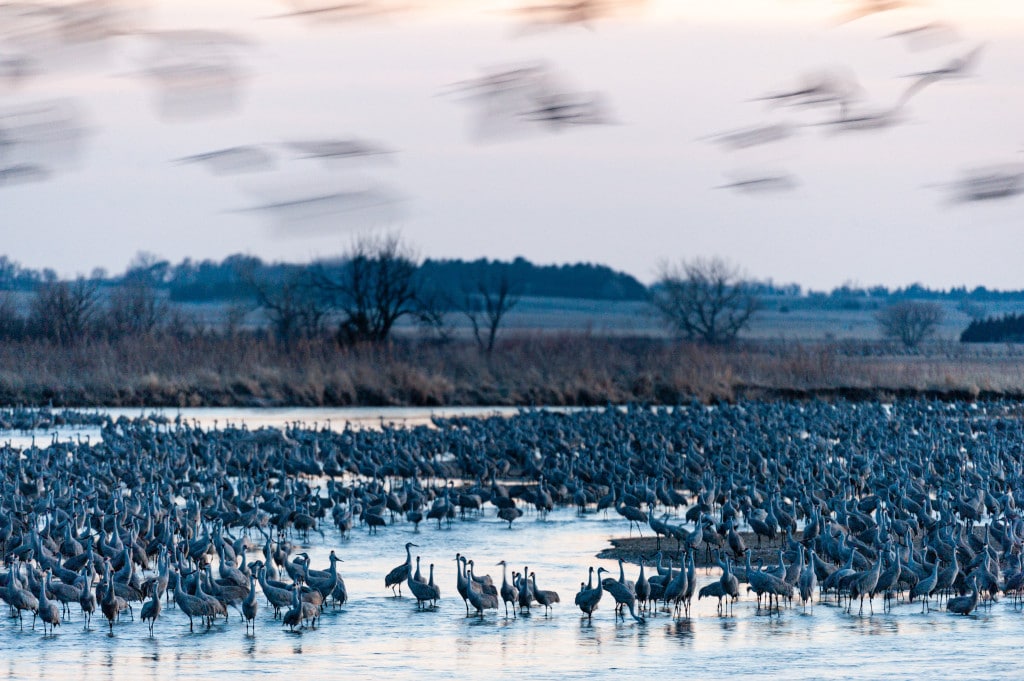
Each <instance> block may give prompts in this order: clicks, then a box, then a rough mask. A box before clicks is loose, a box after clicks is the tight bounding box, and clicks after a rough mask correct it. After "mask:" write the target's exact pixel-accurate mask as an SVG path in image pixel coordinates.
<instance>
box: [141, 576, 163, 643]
mask: <svg viewBox="0 0 1024 681" xmlns="http://www.w3.org/2000/svg"><path fill="white" fill-rule="evenodd" d="M161 608H162V605H161V603H160V594H159V592H158V591H157V589H156V587H155V585H152V586H151V587H150V593H149V600H148V601H146V602H145V603H143V604H142V611H141V613H140V615H139V617H140V619H142V621H143V623H145V622H146V620H149V635H150V636H152V635H153V625H154V624H156V618H157V617H159V616H160V610H161Z"/></svg>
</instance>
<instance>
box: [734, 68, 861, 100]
mask: <svg viewBox="0 0 1024 681" xmlns="http://www.w3.org/2000/svg"><path fill="white" fill-rule="evenodd" d="M862 93H863V88H861V86H860V84H859V83H858V82H857V79H856V78H855V77H854V76H853V74H852V73H850V72H848V71H846V70H843V69H830V70H824V71H818V72H815V73H810V74H807V75H805V76H804V77H803V78H802V79H801V81H800V83H799V84H798V85H797V86H795V87H792V88H789V89H787V90H778V91H775V92H769V93H768V94H765V95H761V96H760V97H757V98H755V100H754V101H761V102H768V103H769V104H780V105H783V106H792V107H799V108H810V107H817V106H830V105H838V106H840V107H845V106H847V105H848V104H849V103H850V102H852V101H855V100H857V99H858V98H860V96H861V94H862Z"/></svg>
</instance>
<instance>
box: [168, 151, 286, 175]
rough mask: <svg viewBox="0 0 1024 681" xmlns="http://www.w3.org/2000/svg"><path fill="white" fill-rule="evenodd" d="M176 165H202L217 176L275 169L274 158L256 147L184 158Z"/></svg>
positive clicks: (177, 161)
mask: <svg viewBox="0 0 1024 681" xmlns="http://www.w3.org/2000/svg"><path fill="white" fill-rule="evenodd" d="M174 162H175V163H202V164H204V165H205V166H206V167H207V168H209V169H210V171H211V172H213V173H214V174H217V175H231V174H234V173H245V172H253V171H261V170H270V169H272V168H273V167H274V157H273V156H272V155H271V154H270V153H269V152H268V151H267V150H266V149H264V148H262V147H259V146H256V145H243V146H237V147H227V148H225V149H217V150H215V151H207V152H204V153H201V154H193V155H191V156H183V157H181V158H177V159H175V160H174Z"/></svg>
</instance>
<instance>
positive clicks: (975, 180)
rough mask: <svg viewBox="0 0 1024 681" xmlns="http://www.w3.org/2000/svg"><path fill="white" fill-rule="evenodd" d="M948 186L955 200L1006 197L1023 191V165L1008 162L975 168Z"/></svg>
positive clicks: (970, 200)
mask: <svg viewBox="0 0 1024 681" xmlns="http://www.w3.org/2000/svg"><path fill="white" fill-rule="evenodd" d="M946 186H948V187H949V188H950V189H951V190H952V196H951V199H952V200H953V201H956V202H975V201H991V200H994V199H1007V198H1011V197H1014V196H1017V195H1019V194H1022V193H1024V165H1022V164H1020V163H1010V164H1003V165H992V166H987V167H984V168H975V169H973V170H968V171H966V172H964V173H963V175H962V177H961V178H960V179H958V180H956V181H954V182H952V183H949V184H948V185H946Z"/></svg>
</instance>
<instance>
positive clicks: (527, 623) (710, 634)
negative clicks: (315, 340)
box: [0, 410, 1024, 681]
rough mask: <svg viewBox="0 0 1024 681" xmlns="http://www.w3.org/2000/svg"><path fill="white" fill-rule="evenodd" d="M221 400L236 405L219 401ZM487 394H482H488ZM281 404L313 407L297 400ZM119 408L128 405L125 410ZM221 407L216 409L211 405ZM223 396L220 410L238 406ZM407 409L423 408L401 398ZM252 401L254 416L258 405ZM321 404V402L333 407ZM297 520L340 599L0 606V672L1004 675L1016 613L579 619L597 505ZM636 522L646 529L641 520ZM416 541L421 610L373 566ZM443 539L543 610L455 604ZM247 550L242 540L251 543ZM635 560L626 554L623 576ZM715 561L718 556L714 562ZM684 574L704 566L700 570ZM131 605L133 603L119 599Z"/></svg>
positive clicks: (747, 601)
mask: <svg viewBox="0 0 1024 681" xmlns="http://www.w3.org/2000/svg"><path fill="white" fill-rule="evenodd" d="M234 411H235V412H237V411H238V410H234ZM487 411H488V412H492V411H493V410H487ZM302 412H303V413H302V414H296V413H289V414H288V416H289V419H290V420H294V417H296V416H299V417H300V418H301V420H306V421H307V422H308V421H312V420H316V419H315V417H313V416H312V415H311V414H310V413H309V411H308V410H302ZM137 414H138V411H137V410H136V411H133V412H132V414H131V415H137ZM224 416H225V414H220V415H219V417H220V418H223V417H224ZM237 416H238V415H237V414H236V415H235V418H237ZM416 416H417V417H422V414H419V415H416ZM263 417H267V414H266V413H264V414H263ZM332 418H334V417H332ZM324 532H325V537H324V538H323V539H321V538H320V537H319V536H318V535H315V534H314V535H313V539H312V540H311V541H310V542H309V544H308V548H307V549H306V550H308V552H309V554H310V556H311V557H312V560H313V567H314V568H320V569H326V568H327V566H328V560H327V556H328V553H329V552H330V550H331V549H335V550H336V551H337V553H338V555H339V556H340V557H341V558H342V559H343V560H344V561H345V562H343V563H340V564H339V570H340V572H341V574H342V576H343V577H344V579H345V581H346V584H347V586H348V592H349V598H350V600H349V603H348V604H347V605H345V606H343V607H340V608H337V609H330V608H329V609H328V610H327V611H326V613H325V614H324V616H323V619H322V622H321V624H320V625H319V626H318V627H317V628H315V629H306V630H302V631H299V632H295V633H293V632H290V631H288V629H287V628H283V627H282V626H281V624H280V621H276V620H274V619H273V614H272V611H271V610H270V609H269V608H268V607H267V606H266V603H265V601H262V599H261V609H260V613H259V615H258V617H257V622H256V633H255V635H252V634H246V632H245V626H244V625H243V623H242V620H241V618H240V617H239V616H238V615H237V613H236V612H235V611H231V618H230V620H229V621H228V622H224V621H223V620H220V621H218V623H217V624H215V625H214V626H213V627H212V628H210V629H209V630H206V629H204V628H201V627H200V626H199V625H198V624H197V627H196V631H195V633H192V632H190V631H189V625H188V619H187V618H186V617H185V616H184V615H183V614H182V613H181V612H179V611H178V610H177V609H174V608H173V607H169V608H165V609H164V612H163V614H162V616H161V618H160V620H159V621H158V622H157V623H156V627H155V633H154V635H153V636H152V637H150V635H149V632H148V630H147V627H146V626H144V625H143V624H142V623H141V622H132V621H130V620H128V619H126V620H125V621H123V622H120V623H118V624H116V625H115V626H114V631H113V635H112V636H111V635H108V632H107V628H106V622H105V621H103V620H102V618H101V617H99V614H98V613H97V617H96V618H95V619H94V620H93V628H92V630H91V631H85V630H84V629H83V622H82V620H81V618H80V615H79V613H78V610H77V608H72V613H73V614H72V617H71V619H70V620H69V621H66V622H64V624H63V626H61V627H59V628H58V629H57V630H56V633H55V634H54V635H52V636H51V635H47V636H43V634H42V631H41V629H39V628H37V629H36V630H35V631H33V630H32V629H31V628H30V626H29V625H30V622H31V618H28V619H26V625H25V629H24V631H22V630H21V629H19V626H18V621H17V620H16V619H6V618H5V619H3V620H2V621H0V650H2V651H3V653H2V657H0V677H3V676H6V678H12V679H15V678H17V679H20V678H40V679H55V678H66V679H131V680H132V681H140V680H142V679H195V678H242V677H245V678H273V677H277V676H288V677H291V678H294V679H308V678H318V679H327V678H352V679H366V678H372V677H376V678H388V679H390V678H416V679H481V678H503V677H515V678H523V679H552V678H561V679H588V680H592V679H613V678H629V679H632V678H677V677H684V678H696V679H718V678H722V679H724V678H730V679H735V678H737V677H740V678H743V677H756V678H776V677H787V678H829V679H878V678H894V679H903V678H905V679H910V678H914V679H921V678H1006V679H1010V678H1021V676H1022V675H1024V662H1022V660H1021V656H1020V645H1019V644H1020V641H1021V639H1022V632H1024V615H1022V613H1021V611H1020V610H1017V609H1015V608H1014V607H1013V605H1012V604H1011V603H1010V601H1008V600H1004V601H1001V602H999V603H996V604H995V605H993V606H992V607H991V608H990V609H981V610H978V611H976V614H974V615H972V616H970V617H958V616H953V615H949V614H947V613H946V612H944V611H937V610H933V611H931V612H929V613H925V614H922V613H921V607H920V605H918V604H917V603H914V604H897V605H896V606H895V607H894V608H893V609H892V610H891V612H887V613H883V612H882V607H881V601H880V599H876V603H875V613H874V614H873V615H871V614H869V610H868V608H867V605H865V612H864V615H858V614H857V608H856V606H855V607H854V609H853V613H852V614H847V613H846V612H845V611H844V610H843V609H841V608H838V607H836V606H835V605H826V604H816V605H815V606H814V607H813V609H808V610H807V612H806V614H805V613H804V612H803V611H802V609H801V608H800V607H799V606H797V607H794V608H790V609H785V608H784V609H783V610H782V612H781V614H771V615H766V614H765V612H764V611H761V612H758V610H757V608H756V601H755V600H754V598H753V595H750V596H744V597H743V598H742V599H741V600H740V601H739V602H738V603H737V604H736V607H735V609H734V611H733V613H732V616H729V617H721V616H719V615H718V614H717V612H716V608H715V602H714V601H708V600H704V601H700V602H698V601H696V600H695V601H694V608H693V611H692V614H691V617H690V618H689V619H683V620H674V619H672V618H670V617H669V616H668V615H667V614H665V613H659V614H658V615H657V616H656V617H652V618H648V620H647V622H646V623H644V624H639V623H636V622H634V621H633V620H632V619H629V618H628V617H627V619H626V620H625V621H623V620H621V619H620V620H616V618H615V616H614V614H613V607H612V603H613V601H612V599H611V597H610V596H608V595H607V594H606V595H605V597H604V600H602V603H601V607H600V609H599V610H598V611H597V612H596V613H595V615H594V618H593V621H592V622H587V621H586V620H583V619H581V617H580V612H579V610H578V609H577V608H576V607H575V606H574V605H573V596H574V594H575V592H576V590H577V589H578V587H579V584H580V582H581V581H582V580H585V579H586V576H587V568H588V567H589V566H595V567H598V566H604V567H605V568H607V569H609V570H614V571H615V573H616V574H617V569H618V568H617V565H616V564H615V563H613V562H611V561H601V560H598V559H596V558H595V554H597V553H598V552H599V551H600V550H601V549H603V548H606V547H607V545H608V540H609V539H610V538H612V537H621V536H626V535H628V534H629V526H628V522H627V521H626V520H624V519H622V518H619V517H618V516H617V515H615V514H614V513H613V514H611V515H610V516H608V517H607V518H605V517H604V516H603V515H588V516H584V517H582V518H580V517H577V515H576V512H575V510H574V509H556V510H555V511H554V512H552V513H551V514H549V515H548V516H547V518H546V519H541V518H539V517H538V516H536V515H533V514H527V515H526V516H524V517H522V518H520V519H519V520H517V521H516V522H515V523H514V525H513V528H512V529H511V530H509V529H506V524H505V523H504V522H503V521H500V520H498V519H497V518H496V517H495V516H494V509H493V508H490V507H488V509H487V512H486V514H485V516H484V517H483V518H479V519H469V520H465V521H461V520H457V521H455V522H453V524H452V526H451V528H450V529H448V528H446V527H443V528H442V529H437V527H436V525H433V524H426V523H424V524H423V525H422V526H421V528H420V532H418V533H414V532H413V529H412V527H411V525H408V524H407V523H404V522H402V523H399V524H397V525H394V526H389V527H386V528H382V529H381V530H380V531H379V534H377V535H370V534H368V533H367V532H366V531H365V530H359V529H357V530H354V531H353V532H352V534H351V537H350V538H348V539H343V538H342V537H341V536H340V535H339V534H338V532H337V530H335V529H334V528H333V527H329V526H326V525H325V527H324ZM645 534H646V532H645ZM407 541H413V542H415V543H416V544H418V545H419V546H418V547H416V548H414V549H413V556H416V555H419V556H422V560H423V572H424V574H425V573H426V572H427V569H428V567H427V566H428V565H429V564H430V563H434V564H435V565H436V567H435V571H436V574H435V578H436V580H437V581H438V583H439V584H440V585H441V590H442V599H441V601H440V605H439V607H438V608H437V609H435V610H427V611H417V609H416V605H415V601H414V600H413V599H411V598H409V597H408V596H405V597H403V598H394V597H392V596H391V592H390V590H386V589H385V588H384V575H385V574H386V573H387V572H388V571H389V570H390V569H391V568H393V567H395V566H397V565H399V564H400V563H401V562H402V561H403V560H404V558H405V554H404V548H403V547H404V544H405V542H407ZM456 552H461V553H463V554H466V555H468V556H469V557H471V558H473V559H474V560H475V562H476V565H477V572H478V573H484V572H488V573H490V574H491V575H492V576H493V577H494V578H495V580H496V581H497V582H498V583H499V584H500V580H501V571H500V570H501V568H500V567H498V566H495V563H497V561H499V560H502V559H505V560H507V561H508V562H509V564H510V565H511V566H514V567H515V568H516V569H522V568H523V566H525V565H528V566H529V568H530V570H532V571H534V572H536V575H537V581H538V584H539V586H540V588H542V589H553V590H556V591H558V592H559V593H560V595H561V599H562V602H561V603H560V604H558V605H556V606H555V607H554V610H553V612H552V614H551V615H550V616H545V615H544V614H543V609H542V608H535V609H534V611H533V612H532V614H529V615H526V616H521V617H519V618H516V619H512V618H511V617H509V618H506V617H505V615H504V611H503V610H500V611H499V612H498V613H495V612H493V611H489V612H488V613H487V614H486V616H485V617H484V618H483V619H482V620H481V619H479V618H477V617H475V616H474V617H466V610H465V606H464V605H463V602H462V599H461V598H460V597H459V596H458V594H457V591H456V589H455V574H456V573H455V562H454V557H455V554H456ZM253 558H255V556H253ZM637 571H638V568H637V567H636V566H627V577H628V578H630V579H635V578H636V575H637ZM715 572H716V573H717V570H716V571H715ZM698 574H699V576H700V580H701V582H700V585H703V584H705V583H707V582H709V581H711V580H713V579H717V574H711V575H706V574H704V571H703V570H699V571H698ZM136 607H138V606H136Z"/></svg>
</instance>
